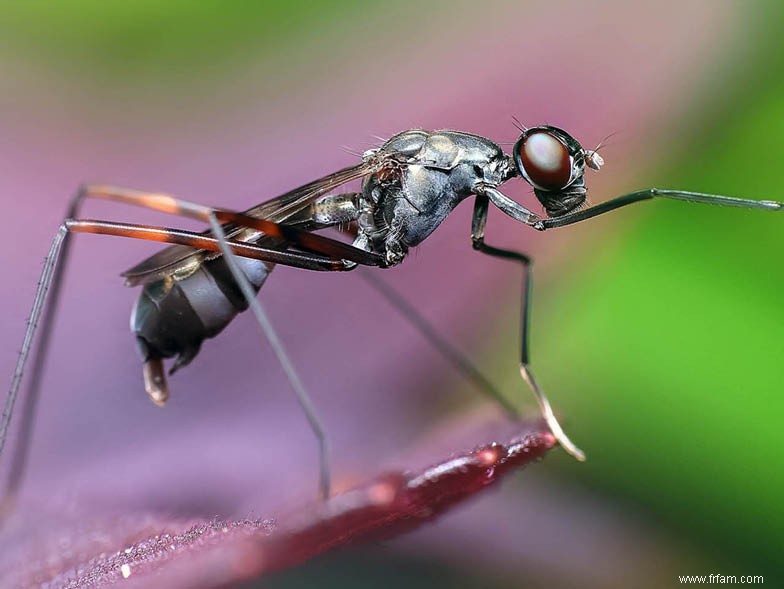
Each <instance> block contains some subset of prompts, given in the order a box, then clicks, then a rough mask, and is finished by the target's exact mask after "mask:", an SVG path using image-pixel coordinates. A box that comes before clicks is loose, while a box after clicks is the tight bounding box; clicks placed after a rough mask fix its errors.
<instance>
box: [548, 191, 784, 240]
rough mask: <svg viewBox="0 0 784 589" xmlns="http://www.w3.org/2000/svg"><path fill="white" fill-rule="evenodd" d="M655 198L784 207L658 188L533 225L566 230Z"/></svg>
mask: <svg viewBox="0 0 784 589" xmlns="http://www.w3.org/2000/svg"><path fill="white" fill-rule="evenodd" d="M653 198H670V199H674V200H685V201H687V202H697V203H702V204H710V205H721V206H725V207H737V208H742V209H760V210H764V211H780V210H782V209H784V203H781V202H777V201H774V200H750V199H747V198H735V197H733V196H722V195H718V194H703V193H701V192H686V191H683V190H659V189H657V188H649V189H648V190H638V191H636V192H630V193H629V194H624V195H623V196H619V197H616V198H613V199H612V200H608V201H607V202H603V203H600V204H598V205H595V206H592V207H589V208H587V209H584V210H582V211H576V212H574V213H569V214H566V215H562V216H560V217H554V218H552V219H544V220H540V221H537V222H536V223H534V224H533V227H534V228H535V229H539V230H540V231H544V230H545V229H553V228H555V227H564V226H566V225H571V224H573V223H579V222H580V221H585V220H586V219H591V218H593V217H596V216H598V215H602V214H604V213H609V212H610V211H614V210H615V209H619V208H621V207H625V206H626V205H630V204H633V203H636V202H641V201H644V200H651V199H653Z"/></svg>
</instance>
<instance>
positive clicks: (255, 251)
mask: <svg viewBox="0 0 784 589" xmlns="http://www.w3.org/2000/svg"><path fill="white" fill-rule="evenodd" d="M77 200H78V199H77ZM71 232H82V233H97V234H103V235H112V236H120V237H129V238H133V239H142V240H148V241H162V242H167V243H178V244H181V245H188V246H192V247H197V248H200V249H206V250H210V251H217V252H221V253H223V254H224V255H225V253H226V251H229V252H231V253H233V254H234V255H237V256H241V257H247V258H254V259H259V260H265V261H270V262H274V263H278V264H284V265H289V266H294V267H298V268H303V269H309V270H322V271H340V270H350V269H352V268H353V267H354V264H350V265H347V264H346V263H344V262H343V261H340V260H333V259H330V258H326V257H324V256H318V255H312V254H298V253H294V252H286V251H279V250H273V249H269V248H263V247H260V246H256V245H253V244H249V243H243V242H236V241H227V240H224V242H223V244H220V243H219V241H218V240H217V239H214V238H212V237H207V236H204V235H201V234H198V233H192V232H189V231H181V230H175V229H166V228H161V227H149V226H143V225H132V224H126V223H111V222H106V221H90V220H67V221H66V222H64V223H63V225H62V226H61V227H60V229H59V230H58V232H57V234H56V236H55V239H54V240H53V242H52V246H51V248H50V251H49V254H48V255H47V257H46V260H45V261H44V268H43V271H42V274H41V280H40V282H39V284H38V288H37V290H36V293H35V298H34V301H33V308H32V311H31V314H30V320H29V321H28V325H27V329H26V330H25V336H24V340H23V343H22V348H21V351H20V353H19V358H18V360H17V364H16V368H15V370H14V375H13V377H12V380H11V384H10V386H9V389H8V393H7V396H6V401H5V405H4V407H3V413H2V417H0V455H2V451H3V448H4V446H5V442H6V439H7V436H8V428H9V424H10V421H11V416H12V414H13V410H14V406H15V404H16V400H17V397H18V394H19V388H20V385H21V383H22V377H23V375H24V370H25V365H26V363H27V359H28V356H29V353H30V350H31V347H32V344H33V340H34V338H35V335H36V331H37V328H38V326H39V321H40V319H41V316H42V313H43V310H44V308H45V307H47V305H46V304H45V303H46V302H47V298H49V296H53V295H57V294H59V290H60V287H61V280H62V276H63V274H64V273H63V272H62V267H61V266H60V263H61V262H63V261H64V260H65V255H66V254H67V253H68V248H67V243H68V239H67V238H68V235H69V233H71ZM52 302H55V301H52ZM49 308H51V309H52V310H51V311H47V312H46V314H45V315H44V319H45V321H44V324H43V325H42V329H43V332H44V334H47V335H48V333H49V331H50V326H51V315H52V313H53V310H54V307H53V306H51V307H49ZM44 345H45V344H44ZM39 350H42V351H44V352H45V348H43V349H39ZM42 362H43V356H42V355H41V351H39V354H38V355H37V357H36V361H35V364H36V367H40V364H42ZM37 372H40V370H38V371H37ZM34 382H35V384H38V382H39V381H38V378H36V380H35V381H34ZM33 393H34V394H33V400H32V401H31V402H29V403H27V404H26V408H25V414H24V416H23V417H24V419H23V425H24V426H25V428H27V429H25V430H24V431H23V432H21V438H20V439H21V441H22V442H26V441H29V437H30V433H29V425H30V424H31V423H32V420H33V415H32V412H33V410H34V409H35V404H36V403H35V401H36V400H37V397H38V390H37V389H36V390H34V391H33ZM17 448H18V450H17V454H15V456H14V466H13V467H12V469H11V473H10V474H11V476H9V479H8V481H7V483H6V487H5V493H4V494H3V498H2V501H3V504H2V506H0V518H2V515H3V514H4V513H7V512H8V511H9V510H10V508H11V504H10V502H11V501H12V496H13V494H14V492H15V491H16V490H17V489H18V486H19V483H20V480H21V479H20V477H21V475H22V474H23V472H24V464H25V456H26V453H27V444H23V446H22V447H21V448H20V447H19V446H17Z"/></svg>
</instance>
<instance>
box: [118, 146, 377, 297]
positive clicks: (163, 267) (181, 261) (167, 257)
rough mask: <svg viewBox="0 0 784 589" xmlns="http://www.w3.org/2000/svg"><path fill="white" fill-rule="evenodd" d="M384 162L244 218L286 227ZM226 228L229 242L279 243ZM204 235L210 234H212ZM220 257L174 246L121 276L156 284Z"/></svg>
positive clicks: (319, 183)
mask: <svg viewBox="0 0 784 589" xmlns="http://www.w3.org/2000/svg"><path fill="white" fill-rule="evenodd" d="M385 161H389V160H387V159H385V160H382V159H380V158H376V157H370V158H367V159H366V160H365V161H363V162H362V163H360V164H358V165H356V166H351V167H348V168H343V169H342V170H338V171H337V172H334V173H332V174H329V175H328V176H324V177H323V178H319V179H318V180H314V181H313V182H310V183H308V184H305V185H304V186H300V187H299V188H296V189H294V190H291V191H289V192H287V193H285V194H282V195H280V196H278V197H276V198H273V199H270V200H268V201H265V202H263V203H261V204H259V205H256V206H255V207H253V208H250V209H248V210H247V211H245V214H246V215H249V216H251V217H256V218H259V219H268V220H270V221H275V222H276V223H283V222H285V221H286V219H288V218H289V217H291V216H292V215H294V214H295V213H297V212H299V211H301V210H302V209H304V208H305V207H307V206H309V205H310V203H312V202H313V201H314V200H316V199H317V198H319V197H321V196H324V195H325V194H327V193H329V192H331V191H332V190H334V189H336V188H338V187H339V186H341V185H343V184H346V183H348V182H351V181H352V180H358V179H360V178H363V177H365V176H367V175H369V174H373V173H375V172H378V171H380V170H381V169H382V168H383V167H384V166H385V165H386V164H385V163H384V162H385ZM224 227H225V228H226V236H227V237H228V238H230V239H236V240H240V241H251V240H252V241H254V242H256V243H258V244H259V245H265V246H267V247H269V246H271V244H274V243H280V240H278V239H273V238H270V237H265V236H263V235H262V234H261V233H259V232H258V231H256V230H253V229H246V228H243V227H237V226H235V225H225V226H224ZM205 233H209V231H207V232H205ZM266 242H269V243H266ZM218 256H220V254H215V253H213V252H206V251H204V250H200V249H196V248H192V247H187V246H181V245H174V246H170V247H167V248H166V249H163V250H161V251H160V252H158V253H156V254H154V255H153V256H151V257H149V258H147V259H146V260H144V261H143V262H141V263H139V264H137V265H136V266H134V267H133V268H131V269H130V270H126V271H125V272H123V273H122V276H123V277H124V278H125V283H126V284H127V285H128V286H137V285H140V284H147V283H148V282H154V281H155V280H160V279H161V278H164V277H166V276H170V275H172V274H176V273H177V272H179V271H182V272H185V273H187V270H188V269H189V268H193V267H195V266H197V265H198V264H200V263H201V262H203V261H204V260H206V259H211V258H216V257H218Z"/></svg>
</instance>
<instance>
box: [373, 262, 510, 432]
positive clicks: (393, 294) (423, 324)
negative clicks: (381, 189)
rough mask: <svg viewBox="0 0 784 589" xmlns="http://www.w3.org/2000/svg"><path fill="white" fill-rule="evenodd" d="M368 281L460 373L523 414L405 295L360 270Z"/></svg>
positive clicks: (507, 407) (507, 409)
mask: <svg viewBox="0 0 784 589" xmlns="http://www.w3.org/2000/svg"><path fill="white" fill-rule="evenodd" d="M359 274H360V275H361V276H362V278H364V279H365V281H366V282H367V283H368V284H370V285H371V286H372V287H373V288H375V289H376V291H378V292H379V293H380V294H381V296H383V297H384V298H385V299H386V300H387V302H389V304H391V305H392V306H393V307H395V308H396V309H397V310H398V311H399V312H400V314H401V315H402V316H403V317H404V318H405V319H406V320H407V321H408V322H409V323H410V324H411V325H412V326H413V327H414V328H415V329H416V330H417V331H419V333H421V334H422V336H423V337H424V338H425V339H426V340H427V341H429V342H430V344H431V345H432V346H433V347H434V348H435V349H436V350H437V351H438V353H440V354H441V355H442V356H443V357H444V358H445V359H446V360H447V361H449V362H450V363H451V364H452V365H453V366H454V367H455V368H456V369H457V371H458V372H460V373H461V374H462V375H463V376H464V377H466V378H467V379H468V380H470V381H471V382H473V383H474V384H475V385H476V386H477V388H479V390H481V391H482V392H483V393H485V394H486V395H487V396H489V397H490V398H491V399H493V400H494V401H495V402H496V403H498V405H499V406H500V407H501V409H503V411H504V413H506V414H507V415H508V416H509V417H511V418H512V419H515V418H518V417H520V414H519V412H518V411H517V408H515V406H514V405H512V404H511V403H510V402H509V401H508V400H507V399H506V398H505V397H504V396H503V395H502V394H501V391H499V390H498V388H496V386H495V385H494V384H493V383H492V382H491V381H490V379H489V378H487V376H485V375H484V374H483V373H482V371H481V370H479V368H477V367H476V365H474V363H473V362H471V360H470V359H469V358H467V357H466V356H465V355H464V354H463V353H462V352H461V351H460V350H458V349H457V348H456V347H455V346H453V345H452V344H451V343H450V342H449V341H448V340H447V339H446V338H445V337H444V336H442V335H441V334H440V333H439V332H438V330H437V329H436V328H435V327H433V325H432V324H431V323H430V322H429V321H428V320H427V319H425V317H424V316H423V315H422V314H421V313H420V312H419V311H417V309H416V307H414V306H413V305H412V304H411V303H409V302H408V301H407V300H406V299H405V298H404V297H403V295H401V294H400V293H399V292H397V291H396V290H395V289H393V288H392V287H391V286H389V285H388V284H386V283H385V282H384V281H383V280H381V279H380V278H379V277H377V276H376V275H375V274H373V273H372V272H371V271H370V270H368V271H362V272H360V273H359Z"/></svg>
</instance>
